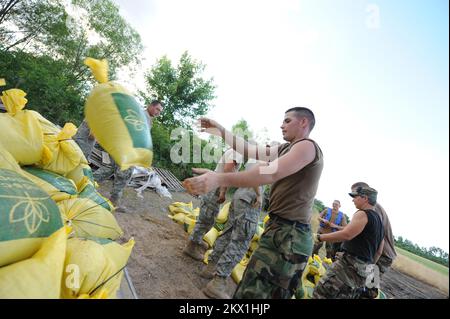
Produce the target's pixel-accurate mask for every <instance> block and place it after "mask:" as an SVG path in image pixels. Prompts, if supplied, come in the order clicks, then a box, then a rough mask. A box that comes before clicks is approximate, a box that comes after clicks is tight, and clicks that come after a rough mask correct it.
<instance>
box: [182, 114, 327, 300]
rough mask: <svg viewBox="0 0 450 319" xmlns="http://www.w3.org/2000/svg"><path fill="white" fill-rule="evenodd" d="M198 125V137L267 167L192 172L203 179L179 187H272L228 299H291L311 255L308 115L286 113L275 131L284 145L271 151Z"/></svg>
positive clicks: (312, 154) (316, 166) (316, 152)
mask: <svg viewBox="0 0 450 319" xmlns="http://www.w3.org/2000/svg"><path fill="white" fill-rule="evenodd" d="M200 123H201V126H202V128H203V130H204V131H206V132H209V133H211V134H215V135H218V136H221V137H222V138H224V139H225V142H226V143H227V144H228V145H231V146H233V148H235V149H236V150H237V151H238V152H240V153H241V154H247V153H248V154H249V157H250V158H255V159H260V160H264V161H265V162H270V163H268V164H267V165H266V166H265V167H259V168H256V169H251V170H250V171H248V172H239V173H230V174H218V173H216V172H211V171H205V170H201V169H196V170H194V172H196V173H203V175H201V176H196V177H193V178H189V179H187V180H185V181H184V185H185V187H186V189H187V190H188V191H189V192H190V193H191V194H202V193H206V192H208V191H210V190H211V189H212V188H215V187H217V186H237V187H256V186H258V185H265V184H272V188H271V193H270V200H269V215H270V219H269V222H268V225H267V227H266V229H265V231H264V233H263V234H262V236H261V239H260V241H259V246H258V248H257V249H256V250H255V251H254V252H253V254H252V257H251V259H250V261H249V264H248V265H247V268H246V270H245V272H244V274H243V277H242V280H241V282H240V283H239V286H238V288H237V290H236V292H235V294H234V297H235V298H284V299H289V298H291V297H292V296H293V294H294V292H295V290H296V288H297V286H298V282H299V280H300V278H301V275H302V272H303V270H304V268H305V266H306V264H307V260H308V258H309V256H310V255H311V252H312V249H313V241H312V236H311V229H310V223H311V216H312V205H313V201H314V197H315V195H316V193H317V189H318V186H319V180H320V176H321V173H322V170H323V154H322V151H321V149H320V147H319V146H318V144H317V143H316V142H315V141H313V140H311V139H309V134H310V132H311V130H312V129H313V128H314V124H315V118H314V113H313V112H312V111H311V110H310V109H308V108H305V107H294V108H290V109H288V110H287V111H286V112H285V115H284V120H283V124H282V125H281V130H282V134H283V139H284V140H285V141H287V143H284V144H282V145H279V146H272V147H266V146H265V145H264V146H258V145H255V146H254V145H249V143H246V142H245V141H243V140H242V139H239V138H238V137H236V136H234V135H233V134H232V133H230V132H229V131H227V130H226V129H225V128H224V127H223V126H221V125H220V124H218V123H217V122H215V121H213V120H210V119H207V118H202V119H201V120H200Z"/></svg>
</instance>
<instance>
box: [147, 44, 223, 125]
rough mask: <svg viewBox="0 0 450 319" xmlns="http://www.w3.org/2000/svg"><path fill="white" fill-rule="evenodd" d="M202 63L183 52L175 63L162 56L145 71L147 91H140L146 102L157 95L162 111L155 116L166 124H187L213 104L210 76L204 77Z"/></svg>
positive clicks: (212, 88) (212, 85)
mask: <svg viewBox="0 0 450 319" xmlns="http://www.w3.org/2000/svg"><path fill="white" fill-rule="evenodd" d="M204 69H205V65H204V64H202V63H201V62H197V61H196V60H194V59H192V57H191V56H190V55H189V54H188V52H184V53H183V54H182V56H181V58H180V61H179V62H178V65H177V66H176V67H175V66H173V65H172V62H171V61H170V60H169V59H168V58H167V56H163V57H162V58H160V59H159V60H158V61H157V62H156V64H155V65H154V66H153V67H152V68H151V69H150V70H149V71H147V73H146V75H145V79H146V85H147V88H146V92H141V95H142V97H143V98H144V100H145V102H146V103H149V102H150V101H151V100H153V99H158V100H160V101H161V102H163V104H164V111H163V112H162V114H161V116H160V117H159V118H158V120H159V122H160V123H161V124H163V125H165V126H166V127H167V128H170V129H173V128H176V127H180V126H181V127H185V128H190V127H191V126H192V123H193V121H194V120H195V119H197V118H198V117H199V116H201V115H204V114H206V113H207V112H208V110H209V109H210V108H211V107H212V105H211V101H212V100H213V99H214V98H215V95H214V90H215V86H214V84H213V79H212V78H211V79H204V78H203V77H202V73H203V71H204Z"/></svg>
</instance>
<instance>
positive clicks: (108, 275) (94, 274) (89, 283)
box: [61, 238, 134, 299]
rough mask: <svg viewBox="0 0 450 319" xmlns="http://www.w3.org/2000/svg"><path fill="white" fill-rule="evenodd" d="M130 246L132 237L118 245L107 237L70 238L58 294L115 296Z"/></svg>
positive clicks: (86, 296) (82, 296)
mask: <svg viewBox="0 0 450 319" xmlns="http://www.w3.org/2000/svg"><path fill="white" fill-rule="evenodd" d="M133 246H134V240H133V239H130V240H129V241H128V242H127V243H125V244H123V245H120V244H118V243H116V242H114V241H111V240H108V239H98V238H70V239H69V240H68V241H67V253H66V259H65V262H64V266H65V272H64V273H63V278H62V282H61V298H64V299H74V298H79V299H86V298H93V299H94V298H95V299H105V298H115V297H116V293H117V291H118V289H119V288H120V282H121V280H122V276H123V269H124V268H125V266H126V264H127V261H128V258H129V257H130V254H131V250H132V249H133Z"/></svg>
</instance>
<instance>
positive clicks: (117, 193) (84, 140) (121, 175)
mask: <svg viewBox="0 0 450 319" xmlns="http://www.w3.org/2000/svg"><path fill="white" fill-rule="evenodd" d="M161 111H162V105H161V102H159V101H157V100H154V101H152V102H151V103H150V104H149V105H148V107H147V112H144V114H145V115H146V117H147V121H148V123H149V127H150V129H151V127H152V118H153V117H156V116H159V114H160V113H161ZM73 140H74V141H76V142H77V143H78V145H79V146H80V148H81V150H82V151H83V153H84V156H85V157H86V159H89V156H90V155H91V153H92V150H93V148H94V145H95V143H96V141H95V138H94V136H92V134H91V130H90V128H89V126H88V125H87V122H86V120H83V122H82V123H81V124H80V126H79V127H78V131H77V133H76V134H75V135H74V137H73ZM100 149H101V150H102V151H103V148H102V147H101V146H100ZM109 158H110V160H111V166H103V167H100V168H99V169H97V170H96V171H95V172H94V173H93V175H94V179H95V180H96V181H99V182H101V181H104V180H107V179H109V178H111V177H112V176H114V181H113V186H112V190H111V196H110V200H111V202H112V203H113V205H114V206H115V207H116V210H115V211H116V212H124V213H126V212H127V209H126V208H125V207H124V206H122V205H121V198H122V195H123V189H124V188H125V186H127V184H128V182H129V180H130V178H131V175H132V173H133V168H132V167H130V168H128V169H126V170H121V169H120V167H119V166H118V165H117V163H116V162H115V161H114V159H113V158H112V157H111V156H110V157H109Z"/></svg>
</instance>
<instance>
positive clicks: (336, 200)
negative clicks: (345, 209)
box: [333, 199, 341, 205]
mask: <svg viewBox="0 0 450 319" xmlns="http://www.w3.org/2000/svg"><path fill="white" fill-rule="evenodd" d="M333 202H338V203H339V205H341V201H340V200H339V199H335V200H334V201H333Z"/></svg>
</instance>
